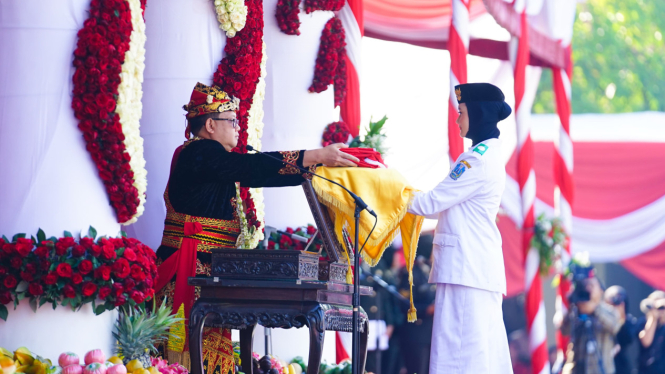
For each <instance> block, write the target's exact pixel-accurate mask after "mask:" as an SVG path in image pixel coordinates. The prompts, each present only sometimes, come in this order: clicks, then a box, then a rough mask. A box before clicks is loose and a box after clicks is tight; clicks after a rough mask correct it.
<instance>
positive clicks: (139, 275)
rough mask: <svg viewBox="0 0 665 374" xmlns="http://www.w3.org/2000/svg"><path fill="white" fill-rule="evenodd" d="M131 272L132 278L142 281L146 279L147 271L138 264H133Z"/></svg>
mask: <svg viewBox="0 0 665 374" xmlns="http://www.w3.org/2000/svg"><path fill="white" fill-rule="evenodd" d="M131 274H132V278H134V279H136V280H137V281H142V280H144V279H145V272H144V271H143V269H142V268H141V267H140V266H138V265H132V266H131Z"/></svg>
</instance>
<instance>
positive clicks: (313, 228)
mask: <svg viewBox="0 0 665 374" xmlns="http://www.w3.org/2000/svg"><path fill="white" fill-rule="evenodd" d="M315 232H316V226H311V225H310V226H307V234H308V235H314V233H315Z"/></svg>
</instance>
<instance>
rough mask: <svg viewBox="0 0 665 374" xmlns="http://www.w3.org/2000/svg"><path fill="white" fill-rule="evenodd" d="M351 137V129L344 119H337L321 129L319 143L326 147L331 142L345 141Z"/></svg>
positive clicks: (347, 141)
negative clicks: (321, 135)
mask: <svg viewBox="0 0 665 374" xmlns="http://www.w3.org/2000/svg"><path fill="white" fill-rule="evenodd" d="M352 138H353V135H351V130H350V129H349V125H347V124H346V122H344V121H337V122H333V123H331V124H329V125H328V126H326V129H325V130H324V131H323V138H322V139H321V145H322V146H323V147H327V146H329V145H330V144H333V143H346V144H348V143H349V141H350V140H351V139H352Z"/></svg>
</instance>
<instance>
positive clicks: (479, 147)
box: [473, 143, 489, 156]
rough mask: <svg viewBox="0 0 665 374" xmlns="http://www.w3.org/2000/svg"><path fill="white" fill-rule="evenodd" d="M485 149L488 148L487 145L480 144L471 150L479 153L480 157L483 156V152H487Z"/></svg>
mask: <svg viewBox="0 0 665 374" xmlns="http://www.w3.org/2000/svg"><path fill="white" fill-rule="evenodd" d="M487 148H489V147H488V146H487V145H485V144H483V143H480V144H478V145H477V146H476V148H474V149H473V151H474V152H476V153H479V154H480V155H481V156H482V155H484V154H485V151H487Z"/></svg>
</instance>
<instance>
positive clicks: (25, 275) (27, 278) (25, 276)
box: [21, 271, 35, 282]
mask: <svg viewBox="0 0 665 374" xmlns="http://www.w3.org/2000/svg"><path fill="white" fill-rule="evenodd" d="M21 279H23V280H24V281H26V282H32V281H33V280H35V277H34V275H32V274H30V273H28V272H27V271H22V272H21Z"/></svg>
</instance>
